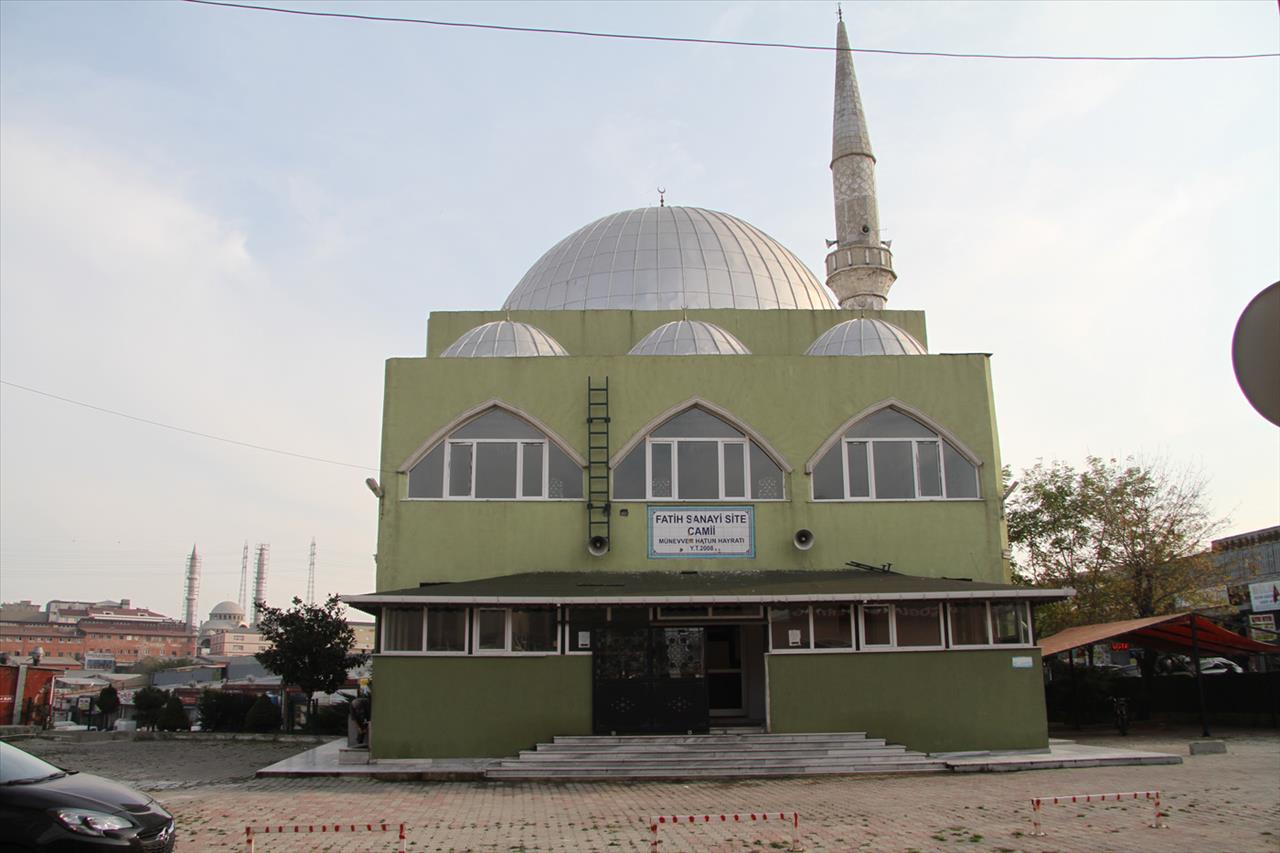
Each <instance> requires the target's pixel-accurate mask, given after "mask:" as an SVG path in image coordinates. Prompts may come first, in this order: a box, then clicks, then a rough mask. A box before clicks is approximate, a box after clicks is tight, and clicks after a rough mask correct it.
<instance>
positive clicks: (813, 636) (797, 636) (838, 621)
mask: <svg viewBox="0 0 1280 853" xmlns="http://www.w3.org/2000/svg"><path fill="white" fill-rule="evenodd" d="M769 648H770V650H772V651H775V652H786V651H828V650H840V649H843V650H846V651H848V650H851V649H853V608H852V606H851V605H848V604H814V605H812V606H810V605H798V606H792V607H770V608H769Z"/></svg>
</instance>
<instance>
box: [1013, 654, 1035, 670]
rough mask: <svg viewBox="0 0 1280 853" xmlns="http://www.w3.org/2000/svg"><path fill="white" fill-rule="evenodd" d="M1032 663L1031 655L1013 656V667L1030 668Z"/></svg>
mask: <svg viewBox="0 0 1280 853" xmlns="http://www.w3.org/2000/svg"><path fill="white" fill-rule="evenodd" d="M1032 663H1033V658H1032V657H1031V655H1014V656H1013V668H1014V669H1031V665H1032Z"/></svg>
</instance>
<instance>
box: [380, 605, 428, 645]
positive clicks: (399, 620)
mask: <svg viewBox="0 0 1280 853" xmlns="http://www.w3.org/2000/svg"><path fill="white" fill-rule="evenodd" d="M382 650H383V651H386V652H420V651H422V608H421V607H389V608H387V609H386V610H383V611H382Z"/></svg>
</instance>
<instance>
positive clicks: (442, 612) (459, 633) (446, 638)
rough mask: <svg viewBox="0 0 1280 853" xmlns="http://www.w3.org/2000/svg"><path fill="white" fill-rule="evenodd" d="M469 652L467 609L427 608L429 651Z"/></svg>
mask: <svg viewBox="0 0 1280 853" xmlns="http://www.w3.org/2000/svg"><path fill="white" fill-rule="evenodd" d="M466 650H467V609H466V608H465V607H428V608H427V651H429V652H465V651H466Z"/></svg>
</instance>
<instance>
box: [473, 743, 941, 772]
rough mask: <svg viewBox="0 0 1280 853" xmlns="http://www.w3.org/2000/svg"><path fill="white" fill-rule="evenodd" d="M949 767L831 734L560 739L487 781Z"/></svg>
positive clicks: (497, 768) (496, 768)
mask: <svg viewBox="0 0 1280 853" xmlns="http://www.w3.org/2000/svg"><path fill="white" fill-rule="evenodd" d="M946 769H947V764H946V762H945V761H940V760H937V759H932V758H929V757H928V756H926V755H925V754H924V753H920V752H910V751H908V750H907V749H906V747H903V746H898V745H896V744H889V743H885V741H884V740H883V739H882V738H869V737H867V736H866V733H864V732H837V733H831V734H789V735H782V734H777V735H774V734H762V733H734V734H707V735H659V736H649V735H643V736H642V735H636V736H614V737H557V738H555V739H554V740H553V742H551V743H540V744H538V746H537V748H536V749H532V750H525V751H523V752H521V753H520V755H519V757H518V758H514V759H506V760H503V761H501V762H499V763H497V764H495V765H493V766H492V767H490V768H488V769H487V770H486V771H485V777H486V778H488V779H506V780H538V781H581V780H589V779H715V778H746V777H760V776H815V775H840V774H846V773H919V772H927V771H940V770H946Z"/></svg>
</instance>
